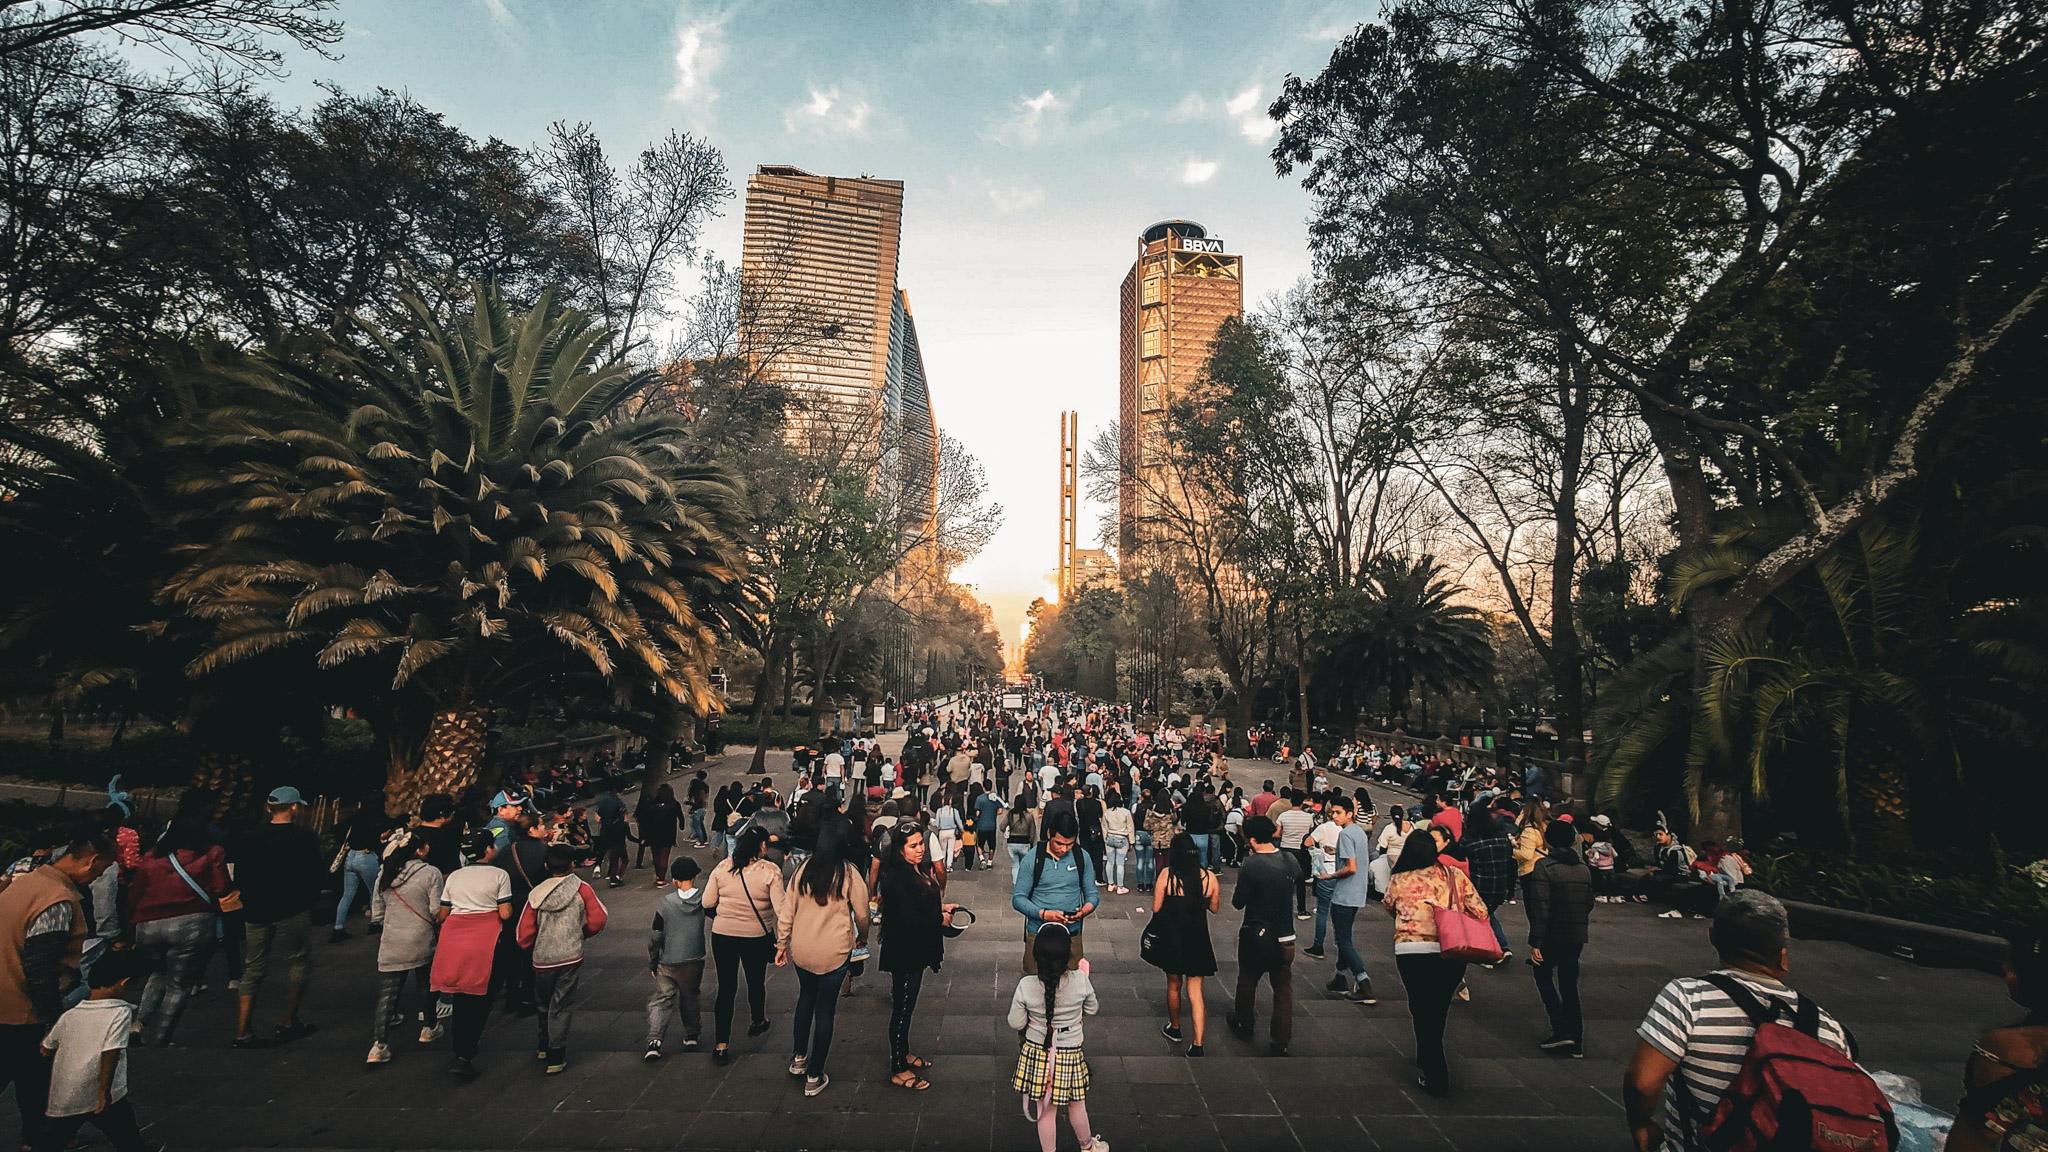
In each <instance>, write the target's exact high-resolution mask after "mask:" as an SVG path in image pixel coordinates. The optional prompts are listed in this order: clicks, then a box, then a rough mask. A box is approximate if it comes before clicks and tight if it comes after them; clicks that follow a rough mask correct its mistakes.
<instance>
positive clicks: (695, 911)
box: [647, 888, 704, 964]
mask: <svg viewBox="0 0 2048 1152" xmlns="http://www.w3.org/2000/svg"><path fill="white" fill-rule="evenodd" d="M703 958H704V892H703V890H702V889H698V888H691V889H689V890H687V891H685V890H682V889H679V888H671V889H669V891H668V894H667V895H666V896H663V897H662V898H661V903H659V904H657V905H655V906H654V930H653V933H652V934H651V935H650V936H648V938H647V962H648V963H650V964H687V963H689V962H690V961H692V960H702V959H703Z"/></svg>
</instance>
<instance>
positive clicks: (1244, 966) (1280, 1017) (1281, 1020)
mask: <svg viewBox="0 0 2048 1152" xmlns="http://www.w3.org/2000/svg"><path fill="white" fill-rule="evenodd" d="M1256 948H1257V945H1256V944H1254V943H1253V941H1252V936H1251V933H1249V932H1242V931H1240V932H1239V933H1238V937H1237V1002H1236V1005H1235V1007H1236V1016H1237V1027H1238V1028H1239V1029H1241V1030H1242V1031H1244V1032H1246V1033H1250V1032H1251V1031H1252V1022H1253V1021H1254V1020H1256V1019H1257V1018H1258V1014H1257V1012H1256V1011H1255V1009H1256V1008H1257V1006H1258V997H1259V977H1261V976H1267V977H1271V978H1272V981H1273V1023H1272V1028H1271V1038H1272V1041H1273V1043H1275V1044H1278V1045H1279V1046H1280V1047H1282V1048H1285V1047H1287V1045H1288V1044H1289V1043H1290V1042H1292V1041H1293V1039H1294V945H1292V944H1282V945H1280V960H1279V963H1277V964H1275V965H1274V966H1272V967H1270V968H1265V967H1261V966H1260V962H1259V959H1258V957H1257V956H1255V955H1254V951H1255V949H1256Z"/></svg>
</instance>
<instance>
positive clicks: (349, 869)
mask: <svg viewBox="0 0 2048 1152" xmlns="http://www.w3.org/2000/svg"><path fill="white" fill-rule="evenodd" d="M358 888H361V889H362V891H363V901H364V902H365V903H368V902H369V899H370V893H372V892H375V891H376V890H377V854H376V853H375V852H368V851H363V850H361V849H355V848H351V849H349V853H348V858H347V859H345V860H343V861H342V862H341V900H340V902H339V903H337V904H335V906H334V930H335V931H336V932H339V931H341V930H342V929H343V928H344V927H346V926H347V925H348V910H349V908H350V907H351V906H352V905H354V904H355V902H356V889H358Z"/></svg>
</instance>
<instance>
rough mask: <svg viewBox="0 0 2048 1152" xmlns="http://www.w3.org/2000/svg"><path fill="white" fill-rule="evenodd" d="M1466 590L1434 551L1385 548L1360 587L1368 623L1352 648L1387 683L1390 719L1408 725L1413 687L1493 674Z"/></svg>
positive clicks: (1461, 684)
mask: <svg viewBox="0 0 2048 1152" xmlns="http://www.w3.org/2000/svg"><path fill="white" fill-rule="evenodd" d="M1463 593H1464V589H1462V588H1460V587H1458V586H1457V585H1455V584H1452V583H1451V582H1450V581H1448V580H1446V579H1444V570H1443V565H1442V564H1441V563H1440V562H1438V561H1437V559H1436V558H1435V557H1433V556H1399V555H1393V554H1388V555H1384V556H1381V557H1380V558H1379V559H1377V560H1375V561H1374V562H1373V564H1372V570H1371V575H1370V578H1369V579H1368V581H1367V583H1366V586H1365V588H1364V595H1365V597H1366V605H1365V612H1366V615H1367V618H1368V619H1369V620H1370V625H1369V626H1368V627H1367V628H1366V629H1364V630H1363V636H1364V637H1365V638H1366V639H1365V642H1364V643H1363V644H1362V645H1361V646H1359V647H1358V648H1357V649H1356V650H1354V651H1353V652H1351V653H1349V655H1350V656H1351V658H1352V659H1354V660H1356V661H1357V662H1358V663H1359V664H1361V665H1363V666H1364V667H1365V668H1367V669H1369V670H1370V671H1369V674H1370V675H1372V676H1373V677H1374V678H1375V679H1376V680H1377V681H1378V682H1379V683H1380V684H1382V685H1384V686H1385V688H1386V691H1387V708H1388V712H1389V714H1390V715H1389V721H1388V722H1389V724H1390V725H1392V726H1394V727H1407V726H1408V724H1409V722H1410V717H1409V704H1410V702H1411V701H1412V700H1413V699H1414V693H1415V689H1416V688H1417V687H1422V688H1426V689H1429V690H1431V691H1435V692H1449V691H1451V690H1452V689H1455V688H1478V687H1481V686H1483V685H1485V684H1486V683H1487V682H1488V681H1489V680H1490V679H1491V678H1492V674H1493V642H1492V638H1491V636H1490V634H1489V633H1490V629H1489V627H1488V624H1487V621H1486V617H1485V616H1484V615H1482V614H1481V613H1480V612H1479V610H1478V609H1476V608H1472V607H1469V606H1466V605H1464V604H1460V603H1458V597H1459V596H1461V595H1462V594H1463ZM1354 635H1356V634H1354Z"/></svg>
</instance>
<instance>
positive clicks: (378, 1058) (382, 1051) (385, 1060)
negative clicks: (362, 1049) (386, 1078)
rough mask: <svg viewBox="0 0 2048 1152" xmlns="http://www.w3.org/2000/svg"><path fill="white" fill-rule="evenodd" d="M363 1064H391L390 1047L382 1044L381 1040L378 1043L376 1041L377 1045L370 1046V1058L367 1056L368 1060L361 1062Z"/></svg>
mask: <svg viewBox="0 0 2048 1152" xmlns="http://www.w3.org/2000/svg"><path fill="white" fill-rule="evenodd" d="M363 1063H365V1064H389V1063H391V1045H389V1044H386V1043H384V1042H383V1041H381V1040H380V1041H378V1042H377V1043H375V1044H372V1045H370V1056H369V1059H367V1060H365V1061H363Z"/></svg>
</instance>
